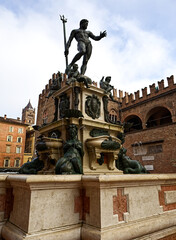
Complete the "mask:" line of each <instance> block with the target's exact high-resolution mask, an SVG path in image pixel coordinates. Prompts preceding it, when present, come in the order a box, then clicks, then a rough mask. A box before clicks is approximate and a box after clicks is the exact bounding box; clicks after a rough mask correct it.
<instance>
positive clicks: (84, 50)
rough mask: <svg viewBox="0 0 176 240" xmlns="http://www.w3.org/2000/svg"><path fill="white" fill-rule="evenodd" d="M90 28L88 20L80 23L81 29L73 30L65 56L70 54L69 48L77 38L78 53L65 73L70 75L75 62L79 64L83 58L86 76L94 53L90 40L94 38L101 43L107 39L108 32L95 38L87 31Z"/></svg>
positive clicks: (83, 68) (82, 68) (83, 71)
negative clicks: (88, 64)
mask: <svg viewBox="0 0 176 240" xmlns="http://www.w3.org/2000/svg"><path fill="white" fill-rule="evenodd" d="M87 26H88V20H87V19H82V20H81V21H80V28H79V29H74V30H72V32H71V34H70V37H69V39H68V42H67V44H66V49H65V55H66V56H67V55H68V54H69V47H70V45H71V42H72V40H73V39H74V38H75V39H76V41H77V42H78V53H77V54H76V55H75V57H74V58H73V60H72V62H71V63H70V64H69V65H68V66H67V68H66V70H65V72H66V74H68V73H69V71H70V69H71V67H72V66H73V64H74V63H75V62H77V61H78V60H79V59H80V58H81V57H82V56H83V63H82V66H81V74H82V75H84V74H85V72H86V68H87V62H88V61H89V59H90V56H91V53H92V44H91V41H90V40H89V38H92V39H93V40H95V41H99V40H101V39H102V38H104V37H106V35H107V34H106V31H104V32H100V35H99V36H95V35H94V34H93V33H92V32H90V31H86V29H87Z"/></svg>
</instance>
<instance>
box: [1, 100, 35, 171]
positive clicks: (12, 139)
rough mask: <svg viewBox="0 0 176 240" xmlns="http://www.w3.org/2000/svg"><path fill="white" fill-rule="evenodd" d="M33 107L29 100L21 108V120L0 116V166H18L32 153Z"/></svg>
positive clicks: (29, 158)
mask: <svg viewBox="0 0 176 240" xmlns="http://www.w3.org/2000/svg"><path fill="white" fill-rule="evenodd" d="M34 122H35V109H34V108H33V107H32V105H31V103H30V101H29V103H28V104H27V106H26V107H25V108H24V109H23V110H22V120H20V118H17V119H12V118H7V116H6V115H4V117H0V168H11V169H12V168H13V169H15V168H19V167H20V166H21V165H22V164H23V163H25V162H27V161H31V159H32V157H33V154H34V145H35V131H34V129H33V127H32V126H31V125H32V124H34Z"/></svg>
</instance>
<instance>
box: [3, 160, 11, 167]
mask: <svg viewBox="0 0 176 240" xmlns="http://www.w3.org/2000/svg"><path fill="white" fill-rule="evenodd" d="M4 167H10V160H9V159H5V160H4Z"/></svg>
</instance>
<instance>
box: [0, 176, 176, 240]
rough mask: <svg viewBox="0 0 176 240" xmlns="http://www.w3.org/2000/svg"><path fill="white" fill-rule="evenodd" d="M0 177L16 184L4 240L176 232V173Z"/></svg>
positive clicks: (86, 239) (130, 238)
mask: <svg viewBox="0 0 176 240" xmlns="http://www.w3.org/2000/svg"><path fill="white" fill-rule="evenodd" d="M1 181H3V182H6V183H8V185H9V184H10V185H11V188H12V189H13V198H11V199H13V200H12V201H11V210H12V211H11V213H10V217H9V219H8V220H7V222H6V223H5V222H2V225H3V226H2V237H3V239H4V240H22V239H23V240H27V239H28V240H41V239H42V240H62V239H64V240H70V239H73V240H80V239H82V240H134V239H135V240H170V239H175V238H174V237H176V175H175V174H168V175H164V174H163V175H152V174H151V175H133V176H132V175H95V176H94V175H86V176H85V175H82V176H81V175H72V176H71V175H70V176H54V175H53V176H49V175H36V176H26V175H21V176H19V175H13V176H12V175H9V176H6V179H1ZM0 201H2V200H1V199H0ZM6 201H7V198H6ZM1 203H2V202H1ZM172 237H173V238H172Z"/></svg>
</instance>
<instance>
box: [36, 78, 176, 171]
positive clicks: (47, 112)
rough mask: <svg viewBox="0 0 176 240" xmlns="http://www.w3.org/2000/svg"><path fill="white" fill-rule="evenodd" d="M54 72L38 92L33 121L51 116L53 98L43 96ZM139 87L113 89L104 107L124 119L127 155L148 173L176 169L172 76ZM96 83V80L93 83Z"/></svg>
mask: <svg viewBox="0 0 176 240" xmlns="http://www.w3.org/2000/svg"><path fill="white" fill-rule="evenodd" d="M57 77H58V74H53V76H52V79H50V80H49V84H47V85H46V86H45V89H44V90H43V91H42V93H41V94H40V95H39V102H38V113H37V125H39V126H41V125H43V124H49V123H51V122H53V121H54V120H55V115H56V114H57V109H58V103H56V102H55V100H54V98H52V97H50V98H46V97H47V96H48V93H49V89H50V86H51V84H52V81H53V80H54V79H57ZM65 81H66V76H65V75H63V77H62V82H61V87H62V88H64V86H65ZM167 82H168V86H166V87H165V86H164V80H161V81H159V82H158V86H155V84H153V85H151V86H150V93H147V87H145V88H144V89H142V96H140V91H139V90H138V91H137V92H135V93H134V94H128V93H125V94H124V95H123V92H122V91H119V96H117V90H116V89H114V90H113V97H114V101H111V100H109V103H108V110H109V116H110V118H111V120H112V121H114V122H115V121H121V122H128V123H130V124H131V127H130V128H129V129H128V130H126V140H125V144H124V147H125V148H126V149H127V155H128V156H129V157H131V159H136V160H138V161H140V162H141V163H142V165H144V166H145V167H146V168H147V169H148V170H149V171H150V172H151V173H174V172H176V157H175V156H176V150H175V147H174V146H175V145H174V143H175V141H176V108H175V106H176V84H175V83H174V77H173V76H171V77H169V78H167ZM94 85H95V86H97V83H94Z"/></svg>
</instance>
